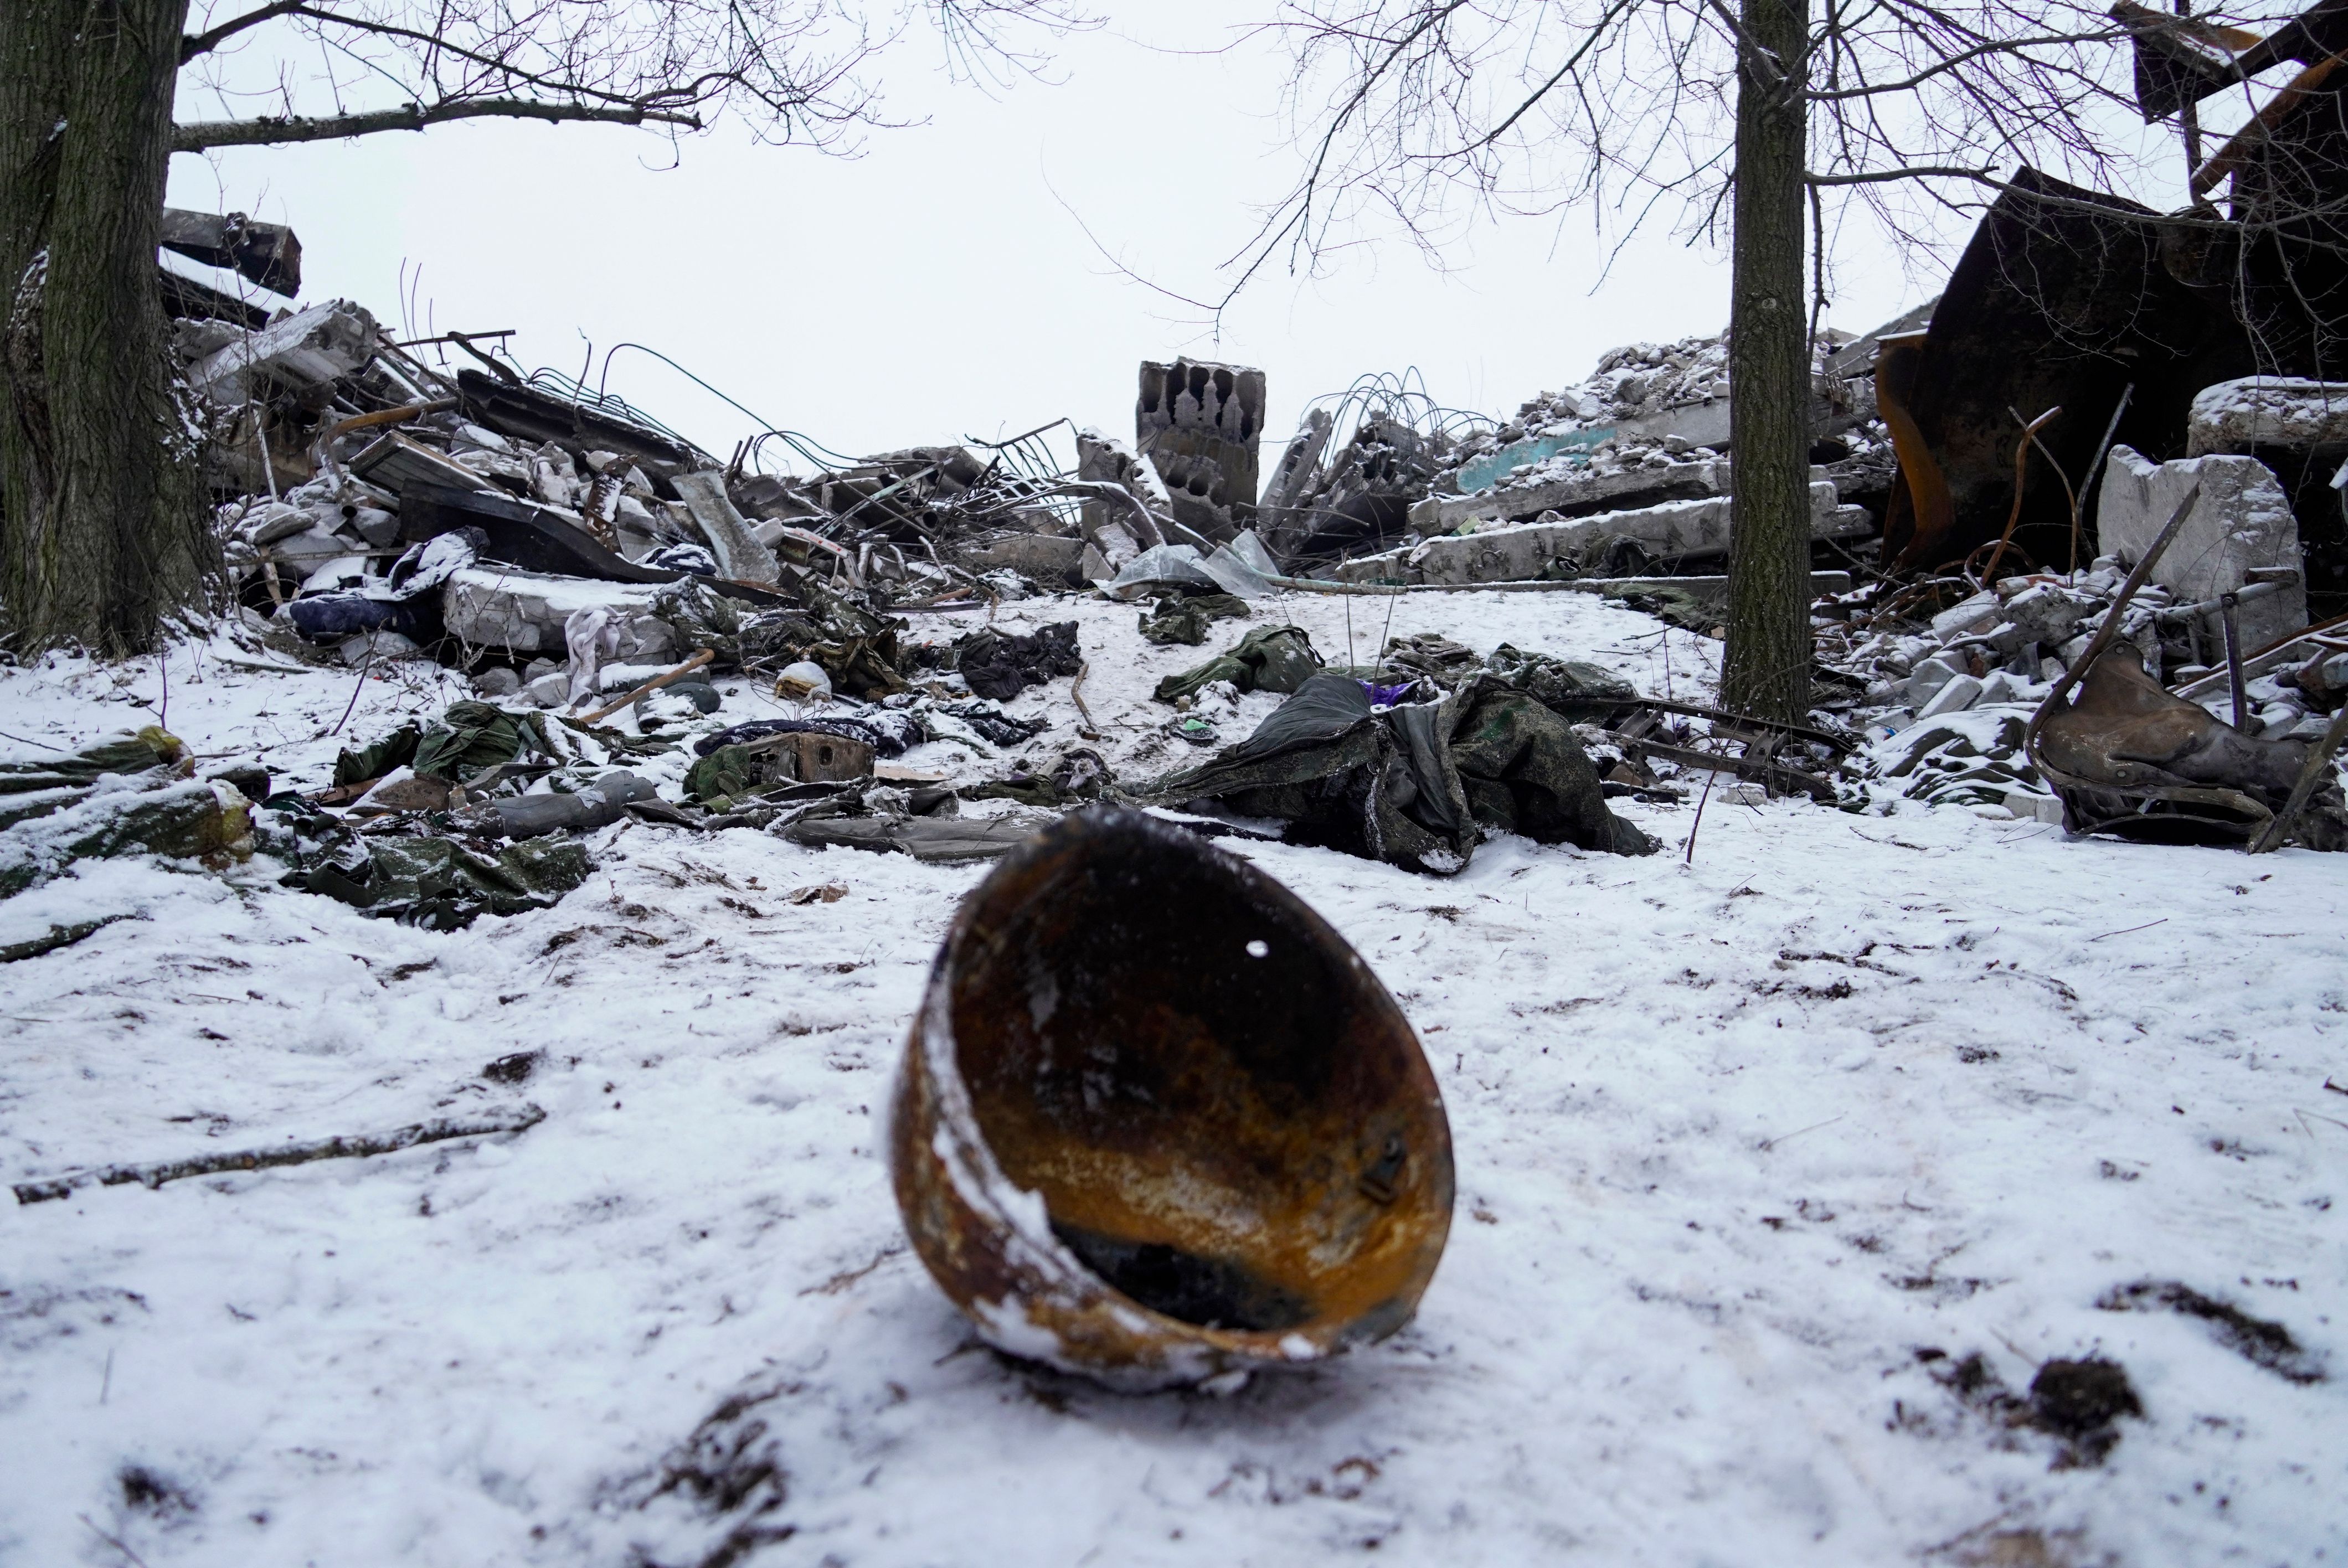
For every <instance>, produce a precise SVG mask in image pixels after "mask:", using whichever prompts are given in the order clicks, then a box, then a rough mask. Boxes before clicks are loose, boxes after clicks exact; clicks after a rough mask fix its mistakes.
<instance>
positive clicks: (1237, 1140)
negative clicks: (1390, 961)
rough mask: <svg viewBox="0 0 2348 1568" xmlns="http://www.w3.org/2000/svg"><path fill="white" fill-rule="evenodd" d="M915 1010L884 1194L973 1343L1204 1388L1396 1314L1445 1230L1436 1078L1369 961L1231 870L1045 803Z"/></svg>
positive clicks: (1143, 1382)
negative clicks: (888, 1189)
mask: <svg viewBox="0 0 2348 1568" xmlns="http://www.w3.org/2000/svg"><path fill="white" fill-rule="evenodd" d="M1137 888H1146V889H1148V897H1134V896H1133V894H1134V890H1135V889H1137ZM914 1020H915V1021H914V1024H913V1030H912V1035H911V1039H910V1040H908V1041H907V1043H906V1047H905V1054H904V1058H903V1061H902V1064H901V1068H900V1070H899V1075H898V1082H897V1089H896V1093H895V1095H894V1098H893V1101H892V1110H891V1117H890V1127H889V1144H890V1163H891V1172H892V1174H893V1176H894V1178H895V1185H896V1193H897V1203H898V1207H899V1209H900V1211H901V1214H903V1217H904V1221H905V1228H906V1232H907V1234H908V1235H910V1236H911V1238H912V1243H913V1250H914V1251H915V1253H916V1254H917V1255H919V1256H920V1257H921V1259H922V1264H923V1265H924V1266H926V1267H927V1268H928V1269H929V1271H930V1274H931V1276H932V1277H933V1278H934V1279H935V1280H936V1281H937V1283H938V1285H939V1286H941V1288H942V1289H943V1290H944V1291H945V1293H946V1295H947V1296H949V1297H951V1298H952V1299H953V1302H954V1304H955V1305H956V1306H957V1307H961V1308H962V1309H963V1312H965V1313H966V1314H968V1315H969V1317H970V1318H971V1321H972V1322H973V1324H974V1325H975V1326H976V1327H977V1329H978V1332H979V1333H980V1335H981V1336H982V1337H984V1338H985V1339H986V1340H987V1341H988V1342H990V1343H992V1344H994V1345H996V1346H998V1347H999V1348H1002V1349H1004V1350H1005V1351H1007V1352H1009V1353H1011V1354H1013V1355H1015V1356H1018V1357H1021V1358H1026V1359H1030V1360H1042V1361H1045V1362H1047V1363H1049V1364H1051V1365H1053V1366H1056V1367H1059V1368H1064V1369H1066V1370H1068V1371H1072V1372H1079V1373H1083V1374H1085V1375H1087V1376H1089V1377H1092V1378H1097V1379H1100V1380H1101V1381H1103V1382H1106V1383H1107V1384H1109V1385H1110V1386H1112V1387H1116V1388H1124V1389H1154V1388H1165V1387H1169V1386H1174V1385H1181V1384H1194V1385H1203V1386H1204V1387H1206V1388H1207V1389H1210V1390H1215V1391H1224V1392H1228V1391H1230V1390H1231V1389H1236V1388H1237V1387H1238V1386H1239V1385H1240V1384H1241V1383H1243V1382H1244V1381H1245V1380H1246V1379H1247V1378H1248V1377H1249V1375H1250V1374H1251V1373H1252V1372H1254V1371H1256V1370H1258V1369H1269V1368H1280V1367H1297V1366H1303V1365H1307V1364H1310V1363H1312V1362H1315V1361H1319V1360H1322V1359H1323V1358H1327V1357H1329V1356H1332V1355H1334V1354H1336V1353H1337V1352H1338V1351H1340V1350H1342V1349H1344V1348H1345V1347H1347V1346H1349V1345H1352V1344H1356V1343H1365V1342H1369V1341H1375V1340H1377V1339H1382V1338H1385V1337H1387V1336H1388V1335H1391V1334H1393V1333H1395V1331H1396V1330H1397V1329H1399V1328H1401V1327H1403V1326H1404V1325H1405V1324H1406V1323H1407V1322H1409V1321H1410V1318H1411V1316H1412V1314H1413V1312H1414V1311H1415V1309H1416V1306H1417V1303H1418V1298H1419V1296H1420V1295H1421V1293H1423V1292H1424V1291H1425V1290H1426V1286H1427V1283H1428V1281H1429V1280H1430V1279H1431V1278H1432V1277H1433V1276H1434V1273H1435V1268H1436V1265H1437V1262H1438V1261H1439V1260H1440V1258H1441V1257H1442V1255H1443V1249H1444V1243H1445V1241H1446V1239H1447V1236H1448V1234H1449V1230H1450V1224H1451V1207H1452V1197H1453V1174H1452V1160H1451V1134H1450V1127H1449V1123H1448V1122H1447V1119H1446V1118H1445V1115H1444V1112H1443V1102H1442V1098H1441V1096H1440V1095H1439V1094H1438V1093H1437V1089H1436V1085H1435V1079H1434V1076H1433V1074H1432V1072H1431V1071H1429V1069H1428V1067H1427V1064H1426V1058H1425V1056H1424V1055H1423V1053H1422V1052H1421V1051H1420V1050H1419V1045H1418V1040H1417V1038H1416V1035H1414V1034H1413V1032H1412V1030H1411V1028H1410V1025H1409V1023H1408V1022H1407V1021H1406V1020H1405V1019H1404V1017H1403V1015H1402V1011H1401V1009H1399V1008H1397V1007H1396V1006H1395V1002H1394V999H1392V998H1391V997H1390V996H1388V995H1387V993H1386V990H1385V987H1383V986H1382V985H1380V984H1379V983H1378V981H1377V979H1376V978H1375V976H1374V975H1372V973H1371V971H1370V969H1369V967H1368V966H1367V965H1366V964H1365V963H1363V962H1362V961H1361V959H1360V958H1358V957H1357V956H1356V955H1355V954H1354V950H1353V949H1352V948H1350V947H1348V946H1347V944H1346V943H1345V941H1344V938H1341V937H1339V936H1338V935H1337V933H1336V932H1335V931H1334V929H1332V928H1331V927H1330V926H1329V925H1328V923H1327V922H1326V921H1324V920H1323V919H1322V918H1321V917H1319V916H1318V915H1316V914H1314V913H1313V910H1312V909H1310V908H1309V907H1306V906H1305V904H1304V903H1303V901H1302V900H1300V899H1298V898H1297V897H1296V896H1295V895H1294V894H1292V893H1291V892H1289V891H1288V890H1287V889H1286V888H1285V887H1283V886H1281V885H1280V884H1279V883H1277V882H1274V881H1273V880H1272V878H1271V877H1270V876H1266V875H1264V873H1263V872H1262V871H1260V870H1258V869H1257V868H1256V867H1254V866H1251V865H1249V864H1248V863H1247V862H1245V861H1243V860H1241V859H1239V858H1237V857H1236V856H1230V855H1226V854H1224V853H1223V852H1221V851H1220V850H1218V849H1216V848H1215V847H1213V846H1212V845H1209V844H1208V843H1206V842H1205V841H1203V840H1202V839H1200V838H1199V837H1197V836H1196V835H1191V834H1189V833H1186V832H1184V831H1183V830H1181V829H1180V828H1179V827H1176V826H1174V825H1170V824H1169V823H1166V822H1163V821H1160V820H1158V819H1155V818H1152V817H1150V816H1148V815H1144V814H1141V813H1138V812H1132V811H1125V810H1118V809H1114V808H1103V807H1094V808H1090V809H1087V810H1086V811H1082V812H1079V813H1077V814H1076V815H1072V816H1069V817H1066V818H1064V819H1063V820H1062V821H1061V822H1060V823H1059V824H1058V825H1056V826H1054V827H1052V828H1050V829H1048V830H1046V831H1045V833H1043V834H1042V835H1038V836H1036V837H1035V838H1034V839H1032V840H1030V841H1029V842H1028V843H1027V844H1026V845H1024V846H1022V847H1021V848H1020V849H1019V850H1018V851H1016V852H1015V853H1014V855H1013V856H1011V857H1010V858H1009V859H1007V860H1005V861H1004V863H1003V864H1002V865H1001V866H998V867H996V868H995V870H994V872H993V873H992V874H991V875H990V876H988V877H987V879H986V880H985V881H984V882H983V883H982V884H981V885H980V886H979V887H978V888H977V890H976V891H975V892H973V894H972V895H971V896H970V897H969V898H968V899H966V900H965V901H964V902H963V906H962V908H961V910H960V911H959V912H958V913H957V914H956V916H955V917H954V923H953V927H952V928H951V929H950V930H949V931H948V932H947V935H946V938H945V941H944V944H943V946H942V949H941V951H940V953H939V956H938V961H937V963H936V965H935V967H934V968H933V969H932V979H931V981H930V988H929V992H928V995H927V996H926V997H925V998H924V999H923V1001H922V1006H921V1008H920V1009H919V1010H918V1011H917V1012H916V1013H915V1015H914ZM1110 1042H1114V1046H1115V1049H1114V1050H1109V1049H1106V1047H1107V1045H1108V1044H1109V1043H1110Z"/></svg>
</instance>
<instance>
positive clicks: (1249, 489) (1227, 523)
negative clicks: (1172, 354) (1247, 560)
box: [1133, 359, 1264, 540]
mask: <svg viewBox="0 0 2348 1568" xmlns="http://www.w3.org/2000/svg"><path fill="white" fill-rule="evenodd" d="M1263 410H1264V378H1263V372H1262V371H1260V370H1250V369H1248V368H1246V367H1245V366H1242V365H1235V364H1211V363H1209V362H1207V361H1205V360H1193V359H1178V360H1176V361H1175V362H1174V363H1173V364H1156V363H1154V362H1147V361H1145V362H1144V363H1143V364H1142V366H1141V395H1140V398H1139V400H1138V402H1137V403H1136V405H1135V406H1134V416H1133V428H1134V446H1136V447H1137V448H1138V450H1139V451H1140V453H1141V454H1142V456H1146V457H1148V459H1149V460H1150V462H1151V463H1152V464H1153V465H1154V466H1156V468H1157V469H1158V473H1159V477H1161V478H1163V479H1164V480H1165V481H1166V489H1167V492H1168V495H1169V497H1170V498H1171V501H1172V504H1173V507H1174V518H1175V520H1176V521H1177V522H1179V523H1181V524H1183V525H1184V526H1185V527H1187V528H1196V529H1197V530H1198V531H1199V532H1200V533H1201V534H1203V535H1205V536H1206V537H1207V538H1211V539H1217V540H1221V539H1228V538H1232V537H1233V536H1235V535H1236V534H1237V533H1238V532H1239V530H1240V529H1241V528H1246V527H1248V526H1249V525H1250V524H1251V523H1252V522H1253V521H1254V517H1255V497H1256V492H1257V489H1258V487H1259V482H1258V468H1257V456H1256V445H1257V443H1258V442H1259V441H1260V440H1262V436H1263Z"/></svg>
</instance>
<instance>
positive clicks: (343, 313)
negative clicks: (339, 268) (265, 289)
mask: <svg viewBox="0 0 2348 1568" xmlns="http://www.w3.org/2000/svg"><path fill="white" fill-rule="evenodd" d="M374 357H375V318H374V317H373V316H371V315H369V314H367V313H366V311H365V310H364V309H362V308H361V307H359V306H357V305H355V304H353V303H351V302H349V301H348V300H328V301H326V302H324V304H316V305H312V306H311V307H310V308H309V309H308V310H306V311H301V312H297V313H294V314H293V315H290V316H287V317H286V318H285V319H284V320H283V321H282V322H272V323H270V324H269V325H267V326H265V327H262V328H260V329H259V330H258V331H255V332H250V333H242V334H240V336H239V337H238V340H237V341H236V342H234V343H230V344H229V345H228V346H227V347H225V348H222V349H220V350H218V351H217V352H215V353H214V354H211V355H210V356H209V357H207V358H205V359H202V360H201V361H199V362H197V363H196V364H193V365H191V366H190V367H189V369H188V384H190V385H191V386H193V387H194V388H196V390H197V391H199V392H201V393H202V394H204V395H206V396H207V397H210V398H211V399H212V401H214V402H215V403H220V404H223V405H229V406H234V405H237V404H241V403H243V402H245V401H247V400H248V399H249V398H250V397H251V396H252V394H253V392H254V391H255V390H256V388H255V387H254V382H255V381H256V380H258V381H264V382H268V383H270V384H273V385H278V386H283V387H286V388H289V389H291V390H293V391H298V392H310V391H315V390H318V389H322V388H324V387H326V386H328V385H329V384H332V383H334V382H335V381H337V380H340V379H341V378H342V377H344V376H345V375H349V374H352V373H353V372H354V371H356V370H358V369H359V368H361V367H362V366H364V365H365V364H366V363H367V361H369V360H370V359H373V358H374Z"/></svg>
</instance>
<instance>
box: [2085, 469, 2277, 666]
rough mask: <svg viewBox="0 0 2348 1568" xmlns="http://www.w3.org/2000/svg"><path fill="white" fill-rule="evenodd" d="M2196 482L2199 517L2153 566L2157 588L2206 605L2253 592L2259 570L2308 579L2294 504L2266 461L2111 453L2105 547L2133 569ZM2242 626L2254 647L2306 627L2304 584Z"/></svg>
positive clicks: (2273, 598) (2259, 602)
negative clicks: (2241, 592) (2164, 460)
mask: <svg viewBox="0 0 2348 1568" xmlns="http://www.w3.org/2000/svg"><path fill="white" fill-rule="evenodd" d="M2196 485H2199V487H2200V494H2199V497H2197V498H2196V499H2195V501H2194V503H2193V510H2192V511H2191V513H2190V514H2188V516H2187V518H2186V519H2185V525H2184V527H2183V528H2181V529H2180V530H2179V531H2178V535H2177V538H2176V539H2175V540H2174V541H2173V542H2172V543H2171V544H2170V545H2169V547H2168V550H2167V551H2166V552H2165V553H2164V554H2163V555H2162V556H2161V558H2160V559H2159V561H2158V562H2157V563H2156V564H2155V566H2154V568H2153V571H2152V581H2154V582H2155V583H2157V584H2159V585H2160V586H2161V587H2163V588H2166V589H2168V590H2169V591H2170V592H2172V593H2174V594H2176V595H2177V597H2178V599H2180V600H2186V601H2188V602H2194V603H2198V602H2199V601H2201V600H2209V599H2215V598H2216V597H2217V596H2219V594H2224V593H2232V592H2235V591H2237V590H2239V589H2242V588H2244V587H2247V586H2248V585H2249V584H2250V582H2251V581H2252V580H2254V579H2253V578H2252V576H2251V574H2252V573H2253V572H2258V571H2263V572H2266V573H2269V574H2271V573H2272V572H2273V571H2274V570H2275V569H2287V570H2289V571H2291V572H2293V573H2302V572H2303V570H2304V562H2303V561H2302V559H2301V555H2300V548H2299V520H2298V518H2295V517H2293V516H2292V515H2291V500H2290V497H2287V496H2285V495H2284V494H2283V489H2282V486H2281V484H2280V483H2279V482H2278V481H2277V480H2276V478H2275V477H2274V473H2273V471H2272V470H2271V469H2270V468H2268V467H2267V466H2266V465H2265V464H2263V463H2261V462H2260V461H2259V460H2258V459H2257V458H2255V457H2244V456H2234V455H2231V454H2222V453H2212V454H2210V455H2209V456H2202V457H2185V458H2179V459H2178V460H2177V461H2175V462H2170V463H2155V462H2153V461H2152V460H2151V459H2150V458H2148V457H2146V456H2143V455H2142V454H2141V453H2139V452H2137V450H2136V449H2135V448H2133V447H2129V446H2115V447H2113V448H2112V456H2111V462H2110V464H2109V466H2106V468H2105V470H2104V487H2103V490H2102V492H2101V497H2100V500H2099V502H2098V507H2097V513H2096V517H2097V524H2096V527H2097V529H2098V532H2099V534H2100V536H2101V541H2102V542H2101V548H2103V549H2104V550H2105V551H2106V552H2107V553H2109V554H2112V555H2116V556H2118V557H2120V558H2122V559H2125V560H2128V561H2131V562H2132V561H2135V560H2137V559H2140V558H2141V557H2142V556H2143V554H2144V552H2145V550H2146V548H2147V547H2148V546H2150V545H2151V543H2152V541H2153V539H2154V538H2155V537H2156V536H2157V535H2158V534H2159V532H2160V530H2161V528H2162V527H2163V526H2164V525H2166V524H2167V522H2168V518H2169V517H2170V515H2171V514H2173V513H2174V512H2175V511H2176V509H2177V507H2178V503H2179V502H2181V501H2183V500H2184V499H2185V496H2186V492H2187V491H2188V490H2190V489H2192V488H2193V487H2195V486H2196ZM2239 624H2240V633H2241V638H2242V641H2243V643H2244V646H2245V648H2246V649H2247V648H2256V647H2259V646H2260V645H2261V644H2263V643H2267V642H2271V641H2274V640H2275V639H2276V638H2278V637H2281V636H2283V635H2284V634H2286V633H2288V632H2291V631H2293V630H2297V629H2299V628H2300V627H2302V626H2304V625H2306V624H2307V589H2306V585H2305V583H2304V581H2303V580H2300V579H2294V580H2293V581H2292V582H2291V584H2289V585H2288V586H2287V587H2285V588H2283V589H2281V591H2280V592H2277V593H2273V594H2271V595H2268V596H2266V597H2263V598H2260V599H2256V600H2249V601H2246V602H2245V603H2244V604H2243V605H2242V606H2241V609H2240V622H2239Z"/></svg>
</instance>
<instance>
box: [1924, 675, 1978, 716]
mask: <svg viewBox="0 0 2348 1568" xmlns="http://www.w3.org/2000/svg"><path fill="white" fill-rule="evenodd" d="M1981 695H1982V683H1981V682H1979V681H1977V680H1975V679H1974V678H1973V677H1972V676H1971V675H1952V676H1951V677H1949V679H1948V681H1947V682H1946V683H1945V684H1943V685H1942V686H1941V689H1940V690H1939V691H1937V692H1933V693H1932V699H1931V702H1926V703H1925V704H1924V705H1923V706H1922V707H1921V708H1919V709H1917V710H1916V717H1917V718H1918V719H1919V720H1922V719H1937V718H1939V717H1940V716H1941V714H1943V713H1962V712H1964V711H1965V710H1966V709H1968V708H1970V707H1972V705H1973V704H1974V703H1975V702H1980V701H1981Z"/></svg>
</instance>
